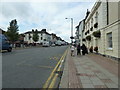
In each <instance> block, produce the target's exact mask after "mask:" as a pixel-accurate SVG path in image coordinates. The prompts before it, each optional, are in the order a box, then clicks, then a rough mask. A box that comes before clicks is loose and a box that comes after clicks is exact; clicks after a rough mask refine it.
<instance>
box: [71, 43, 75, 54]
mask: <svg viewBox="0 0 120 90" xmlns="http://www.w3.org/2000/svg"><path fill="white" fill-rule="evenodd" d="M74 50H75V47H74V45H72V46H71V56H74Z"/></svg>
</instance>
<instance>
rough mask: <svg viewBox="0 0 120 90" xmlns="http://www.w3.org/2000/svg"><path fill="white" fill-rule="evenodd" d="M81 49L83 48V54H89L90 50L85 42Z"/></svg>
mask: <svg viewBox="0 0 120 90" xmlns="http://www.w3.org/2000/svg"><path fill="white" fill-rule="evenodd" d="M81 49H82V55H85V54H88V50H87V47H86V46H85V44H83V45H82V46H81Z"/></svg>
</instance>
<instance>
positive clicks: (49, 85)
mask: <svg viewBox="0 0 120 90" xmlns="http://www.w3.org/2000/svg"><path fill="white" fill-rule="evenodd" d="M67 51H68V49H67V50H66V51H65V52H64V54H63V55H62V57H61V58H60V60H59V62H58V63H57V65H56V66H55V68H54V69H53V71H52V72H51V74H50V76H49V78H48V79H47V81H46V83H45V84H44V85H43V88H53V87H54V85H55V83H56V80H57V77H58V74H57V73H55V71H60V69H61V66H62V63H63V60H64V59H65V56H66V54H67ZM53 76H54V77H53Z"/></svg>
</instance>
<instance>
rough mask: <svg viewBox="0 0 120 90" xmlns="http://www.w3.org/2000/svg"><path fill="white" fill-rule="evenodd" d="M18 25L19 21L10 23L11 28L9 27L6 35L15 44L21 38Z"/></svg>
mask: <svg viewBox="0 0 120 90" xmlns="http://www.w3.org/2000/svg"><path fill="white" fill-rule="evenodd" d="M18 27H19V26H18V25H17V20H16V19H14V20H12V21H11V22H10V26H9V27H8V30H7V32H6V35H7V36H8V38H9V40H10V41H11V42H12V43H14V42H15V41H17V40H18V38H19V33H18V31H19V29H18Z"/></svg>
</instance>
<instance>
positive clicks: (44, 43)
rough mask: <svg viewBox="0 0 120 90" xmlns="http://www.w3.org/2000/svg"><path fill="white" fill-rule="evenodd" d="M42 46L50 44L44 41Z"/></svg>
mask: <svg viewBox="0 0 120 90" xmlns="http://www.w3.org/2000/svg"><path fill="white" fill-rule="evenodd" d="M42 46H43V47H49V46H50V44H49V42H47V41H44V42H43V45H42Z"/></svg>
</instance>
